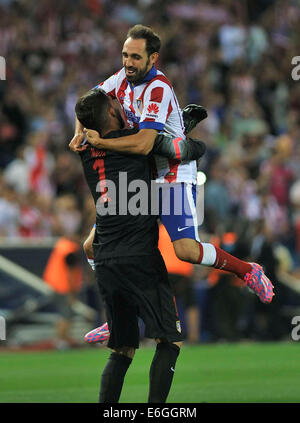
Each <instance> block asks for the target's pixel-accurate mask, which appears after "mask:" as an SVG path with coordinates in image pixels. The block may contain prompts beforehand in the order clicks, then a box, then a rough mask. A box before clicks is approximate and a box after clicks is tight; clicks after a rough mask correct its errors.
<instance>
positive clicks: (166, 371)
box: [148, 339, 182, 403]
mask: <svg viewBox="0 0 300 423" xmlns="http://www.w3.org/2000/svg"><path fill="white" fill-rule="evenodd" d="M155 341H156V343H157V345H156V351H155V354H154V357H153V360H152V363H151V367H150V386H149V396H148V402H149V403H165V402H166V400H167V397H168V395H169V392H170V389H171V385H172V382H173V376H174V372H175V365H176V361H177V358H178V356H179V353H180V348H181V346H182V342H167V341H166V340H164V339H155Z"/></svg>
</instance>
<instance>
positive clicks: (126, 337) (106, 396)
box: [96, 259, 139, 403]
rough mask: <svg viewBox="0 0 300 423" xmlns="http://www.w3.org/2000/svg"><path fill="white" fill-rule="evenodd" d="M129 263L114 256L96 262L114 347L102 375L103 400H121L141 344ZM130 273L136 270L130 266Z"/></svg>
mask: <svg viewBox="0 0 300 423" xmlns="http://www.w3.org/2000/svg"><path fill="white" fill-rule="evenodd" d="M126 263H127V260H126V259H124V260H123V261H122V260H121V261H118V260H113V259H111V260H104V261H103V262H101V263H97V264H96V280H97V283H98V285H99V289H100V293H101V296H102V298H103V302H104V303H105V308H106V314H107V318H108V327H109V330H110V337H109V341H108V344H107V346H108V348H110V349H111V350H112V353H111V355H110V357H109V359H108V361H107V363H106V365H105V367H104V369H103V372H102V375H101V383H100V393H99V402H101V403H116V402H118V401H119V398H120V395H121V391H122V387H123V383H124V378H125V375H126V373H127V370H128V368H129V366H130V364H131V362H132V359H133V357H134V354H135V350H136V348H138V346H139V327H138V317H137V307H136V304H135V303H134V302H133V301H132V297H131V296H130V289H129V288H128V286H129V285H128V283H129V282H128V277H127V274H126V268H127V264H126ZM128 267H129V268H130V265H129V266H128ZM128 273H129V274H131V273H134V271H132V272H130V269H128Z"/></svg>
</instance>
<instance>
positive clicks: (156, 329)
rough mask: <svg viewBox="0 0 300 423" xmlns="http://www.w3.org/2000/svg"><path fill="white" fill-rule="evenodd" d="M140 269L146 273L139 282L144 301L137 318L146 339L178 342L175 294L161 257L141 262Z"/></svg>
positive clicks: (157, 256)
mask: <svg viewBox="0 0 300 423" xmlns="http://www.w3.org/2000/svg"><path fill="white" fill-rule="evenodd" d="M142 270H143V271H145V270H146V274H147V277H146V278H144V280H143V281H142V282H141V290H142V295H143V300H142V307H140V315H141V318H142V320H143V321H144V323H145V337H147V338H154V339H155V338H161V339H166V340H167V341H168V342H180V341H181V339H182V336H181V323H180V319H179V316H178V310H177V306H176V300H175V295H174V291H173V287H172V285H171V283H170V281H169V279H168V273H167V270H166V267H165V263H164V261H163V259H162V257H161V255H160V254H157V255H154V256H151V257H149V258H148V259H147V260H144V262H143V264H142V268H141V271H142ZM140 274H141V273H140Z"/></svg>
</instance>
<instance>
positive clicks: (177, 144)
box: [173, 137, 182, 160]
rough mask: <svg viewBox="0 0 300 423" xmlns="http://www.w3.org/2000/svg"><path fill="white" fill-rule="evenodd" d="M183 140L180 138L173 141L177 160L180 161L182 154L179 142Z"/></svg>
mask: <svg viewBox="0 0 300 423" xmlns="http://www.w3.org/2000/svg"><path fill="white" fill-rule="evenodd" d="M181 140H182V138H180V137H178V138H175V139H174V140H173V145H174V148H175V153H176V159H178V160H180V159H181V154H180V148H179V142H180V141H181Z"/></svg>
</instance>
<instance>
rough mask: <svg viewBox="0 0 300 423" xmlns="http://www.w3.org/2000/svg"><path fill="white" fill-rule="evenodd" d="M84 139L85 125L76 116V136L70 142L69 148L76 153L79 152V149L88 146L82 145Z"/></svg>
mask: <svg viewBox="0 0 300 423" xmlns="http://www.w3.org/2000/svg"><path fill="white" fill-rule="evenodd" d="M83 140H84V132H83V126H82V124H81V123H80V122H79V120H78V119H77V117H76V116H75V132H74V137H73V138H72V140H71V142H70V143H69V148H70V149H71V150H72V151H74V152H75V153H78V152H79V151H82V150H84V149H85V148H86V146H82V145H81V144H82V142H83Z"/></svg>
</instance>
